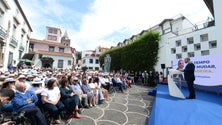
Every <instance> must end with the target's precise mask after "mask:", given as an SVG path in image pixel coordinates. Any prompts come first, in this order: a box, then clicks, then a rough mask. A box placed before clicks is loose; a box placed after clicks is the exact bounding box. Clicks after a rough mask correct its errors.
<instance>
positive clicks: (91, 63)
mask: <svg viewBox="0 0 222 125" xmlns="http://www.w3.org/2000/svg"><path fill="white" fill-rule="evenodd" d="M107 50H108V48H104V47H100V46H99V47H97V48H96V49H95V50H85V51H82V61H81V67H87V69H89V70H97V71H98V70H102V67H100V61H99V57H100V54H101V53H102V52H104V51H107Z"/></svg>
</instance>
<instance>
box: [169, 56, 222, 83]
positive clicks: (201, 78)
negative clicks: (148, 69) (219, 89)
mask: <svg viewBox="0 0 222 125" xmlns="http://www.w3.org/2000/svg"><path fill="white" fill-rule="evenodd" d="M221 59H222V55H209V56H200V57H192V58H190V60H191V61H192V62H193V63H194V65H195V81H194V84H198V85H202V86H218V85H222V78H221V77H222V75H221V73H222V63H221V62H220V60H221ZM182 60H183V59H182ZM178 63H179V59H178V60H174V61H173V66H172V67H173V69H177V68H178V66H179V64H178ZM185 66H186V64H185V63H184V68H185Z"/></svg>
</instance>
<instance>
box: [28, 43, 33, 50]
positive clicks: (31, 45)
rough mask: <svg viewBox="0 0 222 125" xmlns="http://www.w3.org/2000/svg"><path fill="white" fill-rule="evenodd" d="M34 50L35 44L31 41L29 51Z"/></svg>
mask: <svg viewBox="0 0 222 125" xmlns="http://www.w3.org/2000/svg"><path fill="white" fill-rule="evenodd" d="M33 50H34V44H33V43H30V44H29V51H31V52H32V51H33Z"/></svg>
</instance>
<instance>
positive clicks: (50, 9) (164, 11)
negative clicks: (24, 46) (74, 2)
mask: <svg viewBox="0 0 222 125" xmlns="http://www.w3.org/2000/svg"><path fill="white" fill-rule="evenodd" d="M25 1H26V2H23V6H24V7H25V8H26V10H27V11H26V12H25V13H26V14H27V15H28V17H29V19H33V20H31V21H30V22H32V23H31V25H32V27H33V30H34V32H33V36H41V34H42V37H40V38H39V39H41V38H42V39H44V37H45V34H44V33H45V31H44V30H45V26H54V27H59V28H61V30H62V31H63V32H64V31H65V30H67V32H68V35H69V37H70V38H71V41H72V44H71V45H72V46H73V47H75V48H76V49H77V50H85V49H87V50H88V49H95V47H96V46H99V45H101V46H105V47H110V46H115V45H116V44H117V43H118V42H122V41H123V40H124V39H128V38H129V37H131V36H132V35H135V34H138V33H140V32H141V31H142V30H145V29H148V28H150V27H152V26H154V25H156V24H158V23H160V22H161V21H162V20H164V19H166V18H172V17H174V16H176V15H178V14H183V15H185V16H186V17H187V18H188V19H189V20H190V21H191V22H194V23H196V22H198V21H202V20H204V19H207V16H209V11H208V9H207V7H206V5H205V4H204V2H203V0H167V1H166V0H95V1H94V3H92V6H91V7H90V8H89V10H90V11H88V13H84V14H82V13H78V12H77V11H75V6H73V8H68V7H66V6H65V5H63V4H61V3H58V1H59V0H46V1H45V2H44V5H42V3H40V2H39V1H38V0H31V2H29V1H30V0H25ZM30 3H31V4H30ZM85 9H88V8H85ZM50 14H53V15H54V17H57V18H56V19H53V18H51V16H50ZM76 20H78V21H76ZM40 29H43V30H40ZM39 31H44V32H43V33H42V32H41V33H39Z"/></svg>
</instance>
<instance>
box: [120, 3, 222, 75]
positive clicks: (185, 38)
mask: <svg viewBox="0 0 222 125" xmlns="http://www.w3.org/2000/svg"><path fill="white" fill-rule="evenodd" d="M203 2H205V4H206V5H207V7H208V8H209V11H210V12H211V14H212V15H213V17H214V19H211V18H206V20H204V21H202V22H199V23H198V24H193V23H192V22H190V21H189V20H188V19H187V18H186V17H184V16H183V15H178V16H176V17H174V18H171V19H164V20H163V21H162V22H161V23H159V24H157V25H155V26H153V27H151V28H150V29H147V30H143V31H142V32H141V33H139V34H137V35H133V36H132V37H131V38H129V39H126V40H124V41H123V42H122V43H118V45H117V47H121V46H124V45H128V44H130V43H132V42H133V41H134V40H135V39H136V38H137V37H138V36H141V35H142V34H143V33H145V32H149V31H156V32H159V33H160V35H161V40H160V41H159V51H158V62H157V64H156V66H155V67H154V68H155V70H156V71H162V70H163V69H162V67H161V65H164V66H165V67H166V68H168V67H169V68H170V67H172V62H173V61H174V60H176V59H183V58H186V57H198V56H205V55H214V54H221V53H222V49H221V48H222V42H221V41H222V38H221V35H220V31H221V30H222V24H221V23H220V22H221V21H222V17H221V16H220V12H221V8H220V7H219V5H221V4H222V1H220V0H204V1H203ZM164 72H165V73H164V74H166V73H167V72H166V70H165V71H164Z"/></svg>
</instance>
